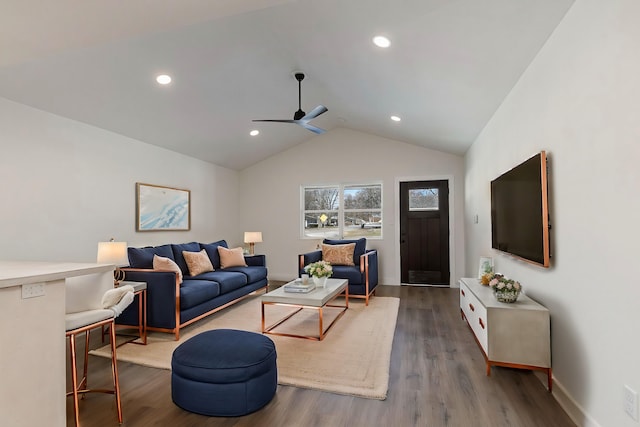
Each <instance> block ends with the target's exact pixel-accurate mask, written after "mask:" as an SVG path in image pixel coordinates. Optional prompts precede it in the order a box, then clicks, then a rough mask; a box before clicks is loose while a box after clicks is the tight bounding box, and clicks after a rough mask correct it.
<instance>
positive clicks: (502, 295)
mask: <svg viewBox="0 0 640 427" xmlns="http://www.w3.org/2000/svg"><path fill="white" fill-rule="evenodd" d="M493 295H495V297H496V299H497V300H498V301H500V302H508V303H512V302H516V301H517V299H518V297H519V296H520V289H494V291H493Z"/></svg>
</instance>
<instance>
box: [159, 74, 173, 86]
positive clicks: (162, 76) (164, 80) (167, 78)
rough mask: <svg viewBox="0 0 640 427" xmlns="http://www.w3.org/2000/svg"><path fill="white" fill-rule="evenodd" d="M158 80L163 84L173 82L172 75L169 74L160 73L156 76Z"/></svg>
mask: <svg viewBox="0 0 640 427" xmlns="http://www.w3.org/2000/svg"><path fill="white" fill-rule="evenodd" d="M156 81H157V82H158V83H160V84H161V85H168V84H169V83H171V76H169V75H167V74H160V75H159V76H158V77H156Z"/></svg>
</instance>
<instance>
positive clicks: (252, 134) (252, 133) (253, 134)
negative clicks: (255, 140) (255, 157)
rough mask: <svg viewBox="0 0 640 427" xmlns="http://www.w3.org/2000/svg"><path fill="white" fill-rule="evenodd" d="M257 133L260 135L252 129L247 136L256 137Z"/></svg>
mask: <svg viewBox="0 0 640 427" xmlns="http://www.w3.org/2000/svg"><path fill="white" fill-rule="evenodd" d="M259 133H260V131H259V130H257V129H254V130H252V131H251V132H249V135H251V136H256V135H258V134H259Z"/></svg>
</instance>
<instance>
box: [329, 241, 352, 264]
mask: <svg viewBox="0 0 640 427" xmlns="http://www.w3.org/2000/svg"><path fill="white" fill-rule="evenodd" d="M355 247H356V244H355V243H349V244H346V245H326V244H324V243H323V244H322V259H323V260H325V261H327V262H328V263H329V264H331V265H355V264H354V262H353V252H354V249H355Z"/></svg>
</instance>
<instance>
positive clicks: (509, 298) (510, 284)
mask: <svg viewBox="0 0 640 427" xmlns="http://www.w3.org/2000/svg"><path fill="white" fill-rule="evenodd" d="M489 287H490V288H491V289H492V290H493V295H494V296H495V297H496V299H497V300H498V301H500V302H509V303H510V302H516V300H517V299H518V296H520V291H521V290H522V285H521V284H520V282H518V281H516V280H512V279H508V278H506V277H505V276H504V275H502V274H500V273H495V274H494V275H493V276H492V278H491V280H490V281H489Z"/></svg>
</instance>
